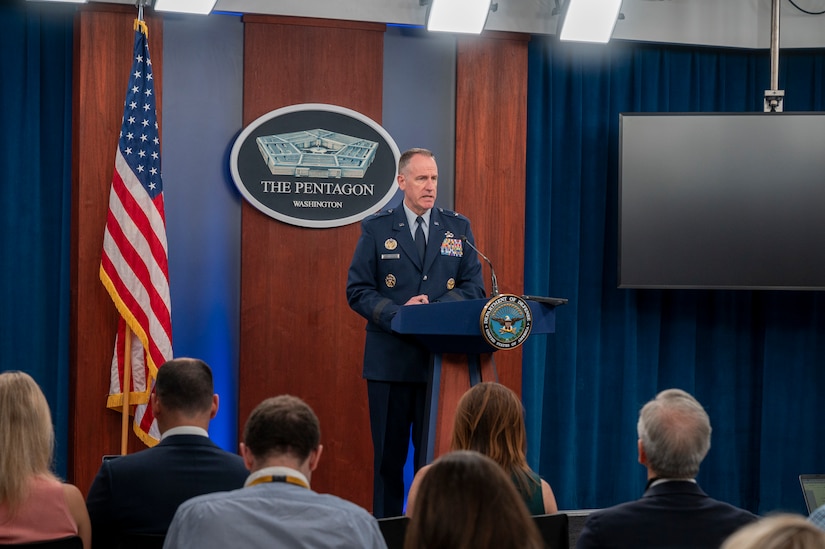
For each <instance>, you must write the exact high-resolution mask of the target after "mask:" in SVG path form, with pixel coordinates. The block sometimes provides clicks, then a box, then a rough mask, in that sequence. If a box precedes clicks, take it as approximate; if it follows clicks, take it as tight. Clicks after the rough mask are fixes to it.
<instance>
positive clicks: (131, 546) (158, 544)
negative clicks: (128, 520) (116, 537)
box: [118, 534, 166, 549]
mask: <svg viewBox="0 0 825 549" xmlns="http://www.w3.org/2000/svg"><path fill="white" fill-rule="evenodd" d="M165 539H166V535H165V534H126V535H125V536H123V539H122V540H121V541H120V543H119V544H118V549H163V541H164V540H165Z"/></svg>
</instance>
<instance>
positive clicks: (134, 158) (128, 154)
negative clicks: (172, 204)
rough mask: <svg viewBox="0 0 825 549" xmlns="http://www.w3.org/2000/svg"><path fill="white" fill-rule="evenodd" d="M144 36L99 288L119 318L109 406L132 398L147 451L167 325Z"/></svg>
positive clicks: (138, 34)
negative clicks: (127, 362) (127, 371)
mask: <svg viewBox="0 0 825 549" xmlns="http://www.w3.org/2000/svg"><path fill="white" fill-rule="evenodd" d="M147 35H148V30H147V27H146V23H145V22H144V21H142V20H141V19H136V20H135V46H134V58H133V60H132V73H131V75H130V76H129V87H128V89H127V91H126V102H125V105H124V109H123V122H122V125H121V129H120V138H119V140H118V147H117V153H116V155H115V169H114V174H113V175H112V189H111V192H110V194H109V213H108V216H107V219H106V231H105V233H104V236H103V255H102V258H101V260H100V280H101V281H102V282H103V285H104V286H105V287H106V289H107V290H108V291H109V295H110V296H111V298H112V301H114V303H115V306H116V307H117V310H118V312H119V313H120V320H119V322H118V333H117V336H116V338H115V351H114V356H113V357H112V368H111V381H110V385H109V398H108V401H107V406H109V407H110V408H117V409H120V407H121V406H122V403H123V390H124V388H125V389H126V390H129V391H130V392H129V402H130V404H135V405H136V406H135V409H134V414H135V421H134V431H135V433H136V434H137V435H138V437H139V438H140V439H141V440H143V442H144V443H146V444H147V445H149V446H152V445H154V444H156V443H157V441H158V440H159V439H160V433H159V431H158V427H157V422H156V421H155V416H154V413H153V412H152V409H151V406H150V404H149V394H150V393H151V391H152V386H153V384H154V380H155V376H156V374H157V369H158V368H159V367H160V366H161V365H162V364H163V363H164V362H166V361H167V360H169V359H171V358H172V317H171V302H170V299H169V266H168V261H167V247H166V216H165V214H164V211H163V184H162V182H161V173H160V137H159V132H158V121H157V110H156V107H155V88H154V83H153V81H152V61H151V60H150V59H149V44H148V40H147ZM127 326H128V327H129V329H130V332H131V337H132V353H131V356H132V379H131V380H124V379H123V365H124V357H125V352H124V345H123V344H124V340H125V336H126V333H127V331H126V327H127Z"/></svg>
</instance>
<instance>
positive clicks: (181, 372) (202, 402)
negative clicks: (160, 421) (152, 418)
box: [155, 358, 215, 416]
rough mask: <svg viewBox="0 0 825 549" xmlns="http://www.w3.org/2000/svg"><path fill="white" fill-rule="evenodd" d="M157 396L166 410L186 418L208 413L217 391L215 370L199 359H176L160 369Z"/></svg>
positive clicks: (156, 384) (156, 383)
mask: <svg viewBox="0 0 825 549" xmlns="http://www.w3.org/2000/svg"><path fill="white" fill-rule="evenodd" d="M155 394H156V395H157V398H158V400H159V401H160V402H161V403H162V404H163V407H164V409H166V410H169V411H172V412H177V413H180V414H183V415H186V416H194V415H198V414H203V413H209V411H210V409H211V407H212V397H213V395H214V394H215V388H214V384H213V381H212V369H211V368H209V366H208V365H207V364H206V363H205V362H204V361H202V360H198V359H197V358H175V359H172V360H170V361H168V362H166V363H164V364H163V365H162V366H161V367H160V368H158V375H157V378H156V380H155Z"/></svg>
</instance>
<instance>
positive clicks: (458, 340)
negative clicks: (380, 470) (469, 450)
mask: <svg viewBox="0 0 825 549" xmlns="http://www.w3.org/2000/svg"><path fill="white" fill-rule="evenodd" d="M524 297H525V298H526V301H527V304H528V305H529V307H530V312H531V313H532V326H531V330H530V335H531V336H532V335H536V334H550V333H553V332H555V331H556V313H555V308H556V307H557V306H558V305H562V304H564V303H566V302H567V300H565V299H560V298H530V297H529V296H524ZM490 301H491V300H489V299H473V300H466V301H452V302H444V303H430V304H428V305H409V306H406V307H402V308H401V309H400V310H399V311H398V313H397V314H396V315H395V318H393V320H392V329H393V331H395V332H397V333H399V334H405V335H409V336H412V337H414V338H416V339H417V340H418V341H419V342H421V344H422V345H424V347H425V348H427V349H428V350H429V351H430V379H429V386H428V392H427V412H426V413H427V418H426V424H425V432H426V433H425V451H424V452H423V453H422V455H423V457H424V459H425V460H426V463H430V462H432V460H433V458H434V457H436V456H435V454H436V451H438V452H439V454H440V453H443V452H444V451H446V450H447V449H448V448H447V447H445V445H448V444H449V442H448V441H449V439H448V438H447V436H445V435H449V434H450V432H451V431H452V419H453V417H454V414H455V407H456V404H457V403H458V400H459V399H460V398H461V395H463V394H464V392H465V391H466V390H467V389H468V388H469V387H471V386H473V385H475V384H476V383H479V382H480V381H496V380H497V375H496V371H495V365H494V363H493V360H492V353H494V352H498V351H500V350H499V349H498V348H496V347H494V346H493V345H491V344H490V343H488V342H487V340H486V339H485V337H484V335H483V334H482V320H481V315H482V312H483V311H484V308H485V307H486V306H487V304H488V303H490ZM503 352H507V351H506V350H504V351H503ZM439 430H440V433H441V435H440V436H439V437H438V441H439V442H440V444H436V437H437V434H438V433H439ZM436 446H439V447H438V448H436ZM421 465H424V464H419V466H421Z"/></svg>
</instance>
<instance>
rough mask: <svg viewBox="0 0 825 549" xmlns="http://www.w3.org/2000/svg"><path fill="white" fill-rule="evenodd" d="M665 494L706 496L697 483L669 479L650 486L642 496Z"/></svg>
mask: <svg viewBox="0 0 825 549" xmlns="http://www.w3.org/2000/svg"><path fill="white" fill-rule="evenodd" d="M666 494H693V495H697V496H707V494H706V493H705V492H704V491H703V490H702V489H701V488H699V485H698V484H696V483H695V482H690V481H689V480H669V481H667V482H662V483H661V484H657V485H656V486H651V487H650V488H648V489H647V490H645V493H644V495H643V496H642V497H646V498H647V497H652V496H661V495H666Z"/></svg>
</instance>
